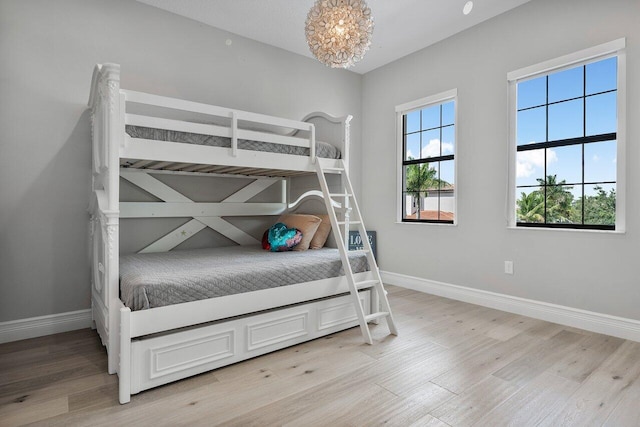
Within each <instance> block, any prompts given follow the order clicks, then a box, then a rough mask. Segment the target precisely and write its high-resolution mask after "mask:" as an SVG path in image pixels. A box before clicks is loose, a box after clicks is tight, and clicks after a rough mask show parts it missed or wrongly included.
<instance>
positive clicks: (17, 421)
mask: <svg viewBox="0 0 640 427" xmlns="http://www.w3.org/2000/svg"><path fill="white" fill-rule="evenodd" d="M68 411H69V406H68V401H67V396H62V397H58V398H56V399H51V400H45V401H40V402H36V403H31V404H30V405H29V410H28V411H25V410H23V409H21V408H17V407H15V406H8V405H7V406H0V425H2V426H3V427H11V426H21V425H25V424H29V423H33V422H36V421H42V420H45V419H47V418H50V417H52V416H56V415H59V414H66V413H67V412H68Z"/></svg>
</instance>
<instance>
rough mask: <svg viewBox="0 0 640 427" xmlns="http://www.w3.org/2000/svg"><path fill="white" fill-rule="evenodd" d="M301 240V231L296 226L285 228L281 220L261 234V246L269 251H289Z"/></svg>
mask: <svg viewBox="0 0 640 427" xmlns="http://www.w3.org/2000/svg"><path fill="white" fill-rule="evenodd" d="M301 240H302V232H301V231H300V230H298V229H297V228H287V226H286V225H285V224H283V223H281V222H278V223H276V224H274V225H272V226H271V227H269V229H268V230H267V231H265V232H264V234H263V236H262V248H263V249H266V250H268V251H271V252H283V251H290V250H291V249H293V247H294V246H295V245H297V244H298V243H300V241H301Z"/></svg>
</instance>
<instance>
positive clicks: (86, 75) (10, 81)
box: [0, 0, 362, 322]
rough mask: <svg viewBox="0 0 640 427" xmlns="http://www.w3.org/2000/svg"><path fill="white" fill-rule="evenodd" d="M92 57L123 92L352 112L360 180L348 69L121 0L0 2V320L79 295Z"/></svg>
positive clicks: (298, 112)
mask: <svg viewBox="0 0 640 427" xmlns="http://www.w3.org/2000/svg"><path fill="white" fill-rule="evenodd" d="M227 39H230V40H232V44H231V46H227V45H226V44H225V41H226V40H227ZM99 62H115V63H119V64H121V66H122V87H124V88H127V89H134V90H139V91H146V92H151V93H156V94H160V95H167V96H174V97H178V98H184V99H189V100H193V101H200V102H205V103H210V104H216V105H222V106H226V107H231V108H238V109H243V110H249V111H255V112H260V113H265V114H272V115H277V116H281V117H287V118H292V119H300V118H302V117H303V116H304V115H305V114H307V113H309V112H311V111H316V110H322V111H326V112H329V113H332V114H336V115H345V114H353V115H354V120H353V122H352V125H353V126H352V138H353V143H354V144H353V146H354V151H353V157H352V158H353V165H352V166H353V168H354V169H353V170H354V173H353V176H354V178H355V181H356V182H355V185H356V188H359V187H360V182H359V177H360V170H361V164H360V161H359V159H360V155H359V154H360V130H361V123H362V114H361V93H362V87H361V85H362V78H361V76H359V75H357V74H354V73H351V72H347V71H337V70H331V69H328V68H326V67H324V66H323V65H321V64H319V63H318V62H317V61H314V60H312V59H309V58H305V57H302V56H299V55H294V54H291V53H288V52H286V51H283V50H281V49H277V48H274V47H270V46H267V45H264V44H261V43H257V42H255V41H251V40H247V39H243V38H241V37H238V36H235V35H231V34H229V33H226V32H224V31H221V30H217V29H214V28H211V27H207V26H205V25H202V24H199V23H196V22H195V21H191V20H188V19H186V18H181V17H178V16H176V15H172V14H170V13H168V12H164V11H162V10H159V9H156V8H153V7H150V6H146V5H143V4H140V3H137V2H135V1H132V0H57V1H50V0H40V1H37V0H0V129H1V130H2V131H1V132H0V150H1V151H0V322H2V321H8V320H14V319H22V318H29V317H34V316H41V315H48V314H54V313H64V312H68V311H73V310H81V309H86V308H88V307H89V306H90V295H89V289H90V286H89V267H88V264H89V263H88V244H87V242H88V224H87V221H88V214H87V212H86V209H87V207H88V203H89V191H90V162H91V158H90V144H89V139H90V125H89V115H88V114H87V107H86V103H87V100H88V96H89V85H90V82H91V73H92V70H93V66H94V65H95V64H96V63H99Z"/></svg>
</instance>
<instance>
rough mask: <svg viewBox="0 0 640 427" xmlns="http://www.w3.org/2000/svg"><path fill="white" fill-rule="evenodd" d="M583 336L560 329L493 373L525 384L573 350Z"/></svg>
mask: <svg viewBox="0 0 640 427" xmlns="http://www.w3.org/2000/svg"><path fill="white" fill-rule="evenodd" d="M583 337H584V335H582V334H577V333H575V332H569V331H560V332H559V333H557V334H556V335H555V336H554V337H552V338H549V339H548V340H546V341H543V342H542V344H541V345H540V346H538V347H537V348H535V349H534V350H533V351H531V352H528V353H527V354H525V355H523V356H521V357H519V358H518V359H516V360H514V361H513V362H511V363H509V364H508V365H506V366H505V367H504V368H502V369H500V370H498V371H497V372H495V373H494V374H493V375H494V376H496V377H498V378H502V379H503V380H506V381H511V382H512V383H514V384H518V385H520V386H522V385H525V384H526V383H527V382H529V381H531V380H532V379H533V378H535V377H536V376H538V375H540V373H542V372H543V371H544V370H545V369H547V368H548V367H549V366H550V365H552V364H554V363H556V362H557V361H558V360H560V359H561V358H562V357H563V354H566V352H571V351H573V350H574V348H575V347H576V346H577V345H578V343H579V342H580V340H581V339H582V338H583Z"/></svg>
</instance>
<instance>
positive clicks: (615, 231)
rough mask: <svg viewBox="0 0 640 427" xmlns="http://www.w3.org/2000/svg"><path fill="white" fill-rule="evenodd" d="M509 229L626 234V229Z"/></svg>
mask: <svg viewBox="0 0 640 427" xmlns="http://www.w3.org/2000/svg"><path fill="white" fill-rule="evenodd" d="M507 230H527V231H552V232H566V231H568V232H571V233H595V234H621V235H622V234H626V231H625V230H589V229H579V228H547V227H517V226H515V225H509V226H507Z"/></svg>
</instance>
